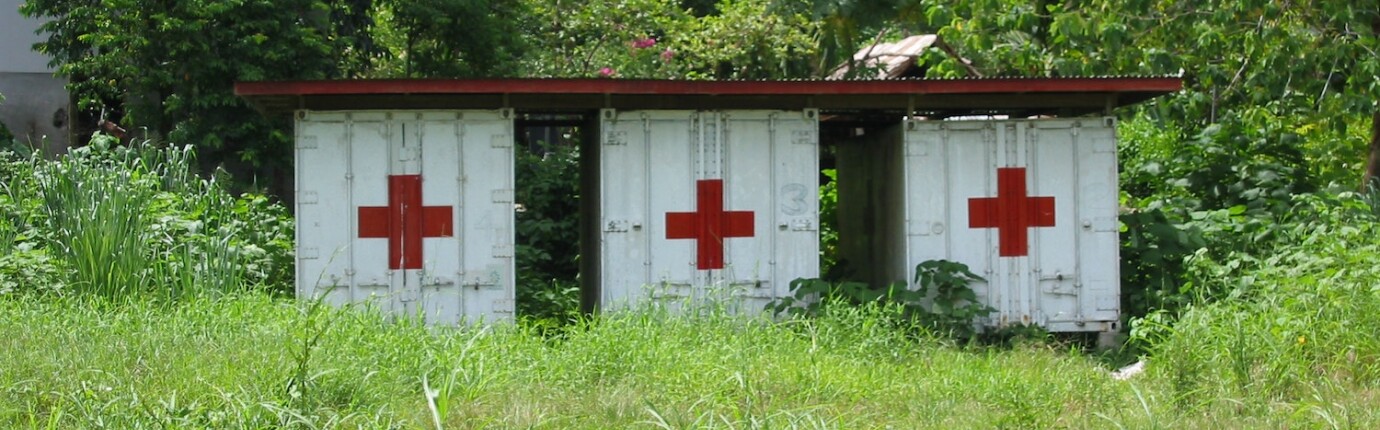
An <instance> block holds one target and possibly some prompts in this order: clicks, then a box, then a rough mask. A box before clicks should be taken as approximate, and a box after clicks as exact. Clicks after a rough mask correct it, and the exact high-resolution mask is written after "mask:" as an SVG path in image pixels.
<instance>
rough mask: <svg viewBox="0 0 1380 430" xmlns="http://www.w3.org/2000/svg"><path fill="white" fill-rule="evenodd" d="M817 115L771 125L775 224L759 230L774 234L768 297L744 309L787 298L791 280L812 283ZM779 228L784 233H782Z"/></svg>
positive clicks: (815, 270) (791, 116)
mask: <svg viewBox="0 0 1380 430" xmlns="http://www.w3.org/2000/svg"><path fill="white" fill-rule="evenodd" d="M818 118H819V115H818V113H817V112H816V111H813V110H810V111H803V112H801V111H787V112H781V113H779V114H778V115H777V116H776V117H775V118H774V120H773V122H774V123H775V127H774V129H775V130H774V131H773V132H772V133H771V135H772V141H771V147H772V150H773V153H774V155H773V158H772V159H773V160H774V162H775V164H774V166H773V167H772V169H773V175H774V178H773V185H774V189H773V192H774V193H775V202H776V203H775V209H774V214H775V218H776V220H775V221H774V222H771V223H767V224H765V225H762V224H760V223H759V225H762V228H764V229H765V230H763V231H764V234H765V232H772V233H773V234H774V240H773V241H774V243H773V248H774V249H773V252H772V253H770V254H764V255H762V256H761V257H759V258H766V259H768V260H770V261H769V262H770V263H771V265H772V266H773V267H774V269H775V271H774V273H773V274H772V275H771V276H772V278H773V282H771V284H770V286H769V287H767V288H770V290H771V295H772V297H770V298H759V299H758V300H755V301H754V302H753V303H750V304H749V305H748V308H747V310H749V311H761V310H762V309H763V308H764V307H765V306H766V305H767V304H769V303H770V302H771V301H772V300H775V299H776V298H780V297H787V296H790V295H791V286H790V284H791V281H793V280H796V279H800V278H818V277H820V273H819V226H820V219H819V120H818ZM783 226H784V228H783Z"/></svg>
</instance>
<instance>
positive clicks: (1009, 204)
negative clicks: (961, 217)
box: [968, 167, 1054, 257]
mask: <svg viewBox="0 0 1380 430" xmlns="http://www.w3.org/2000/svg"><path fill="white" fill-rule="evenodd" d="M968 227H971V228H996V229H997V242H998V243H999V244H1000V248H1001V251H1000V252H999V255H1001V256H1002V257H1019V256H1024V255H1029V253H1030V245H1029V235H1028V233H1027V232H1026V229H1027V228H1031V227H1054V197H1027V196H1026V189H1025V168H1024V167H1003V168H998V169H997V196H996V197H978V198H971V199H968Z"/></svg>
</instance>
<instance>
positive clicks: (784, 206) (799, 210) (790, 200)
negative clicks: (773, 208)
mask: <svg viewBox="0 0 1380 430" xmlns="http://www.w3.org/2000/svg"><path fill="white" fill-rule="evenodd" d="M809 191H810V189H809V188H808V187H806V186H805V184H786V185H785V186H783V187H781V212H782V213H784V214H786V215H801V214H804V213H805V212H807V211H808V210H809V209H810V208H809V201H808V199H807V197H809Z"/></svg>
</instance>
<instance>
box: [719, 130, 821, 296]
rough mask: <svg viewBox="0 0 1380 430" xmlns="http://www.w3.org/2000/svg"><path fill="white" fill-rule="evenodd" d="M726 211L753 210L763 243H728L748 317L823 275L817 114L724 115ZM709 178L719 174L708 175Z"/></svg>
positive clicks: (733, 284) (732, 276)
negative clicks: (796, 284)
mask: <svg viewBox="0 0 1380 430" xmlns="http://www.w3.org/2000/svg"><path fill="white" fill-rule="evenodd" d="M718 120H719V124H720V126H721V127H722V128H723V133H722V141H723V142H724V144H723V147H722V149H719V151H720V152H721V153H722V158H723V160H724V161H723V165H722V167H721V168H720V170H721V171H722V173H723V177H724V178H725V180H724V183H725V184H726V185H727V186H728V187H729V191H727V192H726V193H725V197H726V200H725V201H726V206H725V207H731V208H738V209H747V210H751V211H752V212H753V213H754V214H755V216H754V219H753V221H754V228H753V231H754V233H755V235H756V236H758V237H757V238H756V239H755V240H725V241H724V252H725V261H727V262H729V263H730V264H727V265H726V266H725V268H724V269H723V270H718V271H707V272H703V273H704V274H705V275H707V276H709V278H708V279H705V282H706V283H707V285H723V286H725V287H728V288H729V289H730V290H731V292H732V294H733V295H734V296H738V297H741V299H740V300H737V301H736V303H738V304H739V305H740V306H741V310H742V311H744V312H745V313H756V312H760V311H761V310H763V309H764V308H765V307H766V305H767V304H768V303H770V302H771V301H773V300H775V299H776V298H778V297H785V296H789V295H790V293H791V292H790V282H791V281H792V280H795V279H797V278H813V277H818V276H819V185H818V183H819V146H818V137H817V131H818V122H817V121H815V112H814V111H812V110H811V111H796V112H778V111H730V112H724V113H722V114H720V116H719V118H718ZM706 170H707V172H706V176H712V175H713V174H715V172H713V171H712V170H710V169H706Z"/></svg>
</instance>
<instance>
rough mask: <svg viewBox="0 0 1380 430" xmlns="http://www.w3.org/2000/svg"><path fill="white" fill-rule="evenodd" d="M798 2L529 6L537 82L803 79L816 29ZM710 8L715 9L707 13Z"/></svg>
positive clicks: (642, 0) (615, 0)
mask: <svg viewBox="0 0 1380 430" xmlns="http://www.w3.org/2000/svg"><path fill="white" fill-rule="evenodd" d="M804 5H807V3H805V2H804V1H802V0H788V1H780V2H766V1H759V0H720V1H717V2H709V1H701V0H695V1H676V0H612V1H600V2H573V1H555V2H545V1H531V2H529V10H530V11H531V16H532V19H531V21H530V24H529V27H528V28H530V30H529V31H530V32H531V33H530V34H532V35H533V37H532V38H531V44H532V49H531V50H530V51H529V52H530V55H528V56H527V57H526V59H525V62H524V63H525V66H524V67H525V70H527V71H529V72H530V74H532V75H535V76H553V77H577V76H583V77H600V76H602V77H621V78H676V79H686V78H688V79H765V78H791V77H807V76H809V75H810V74H811V72H812V67H813V65H814V64H815V63H816V59H817V56H816V55H815V52H816V48H815V46H816V44H815V31H816V26H815V24H814V22H812V21H811V20H810V19H809V17H808V15H805V14H803V13H801V12H800V11H801V10H803V9H804V8H805V7H804ZM711 6H712V7H711Z"/></svg>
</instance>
